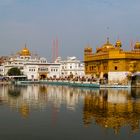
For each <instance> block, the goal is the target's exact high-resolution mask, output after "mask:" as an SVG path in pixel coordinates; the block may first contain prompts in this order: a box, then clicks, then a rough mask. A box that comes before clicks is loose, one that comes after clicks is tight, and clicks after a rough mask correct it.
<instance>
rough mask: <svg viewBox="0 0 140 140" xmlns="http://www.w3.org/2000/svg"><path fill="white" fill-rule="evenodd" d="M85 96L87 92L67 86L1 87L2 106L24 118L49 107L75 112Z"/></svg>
mask: <svg viewBox="0 0 140 140" xmlns="http://www.w3.org/2000/svg"><path fill="white" fill-rule="evenodd" d="M86 92H88V90H87V91H86ZM84 96H85V90H81V89H78V88H68V87H65V86H49V85H28V86H27V85H21V86H16V85H0V99H1V104H8V106H9V107H10V108H12V109H13V110H17V111H18V112H19V113H20V114H21V115H22V116H23V117H24V118H27V117H29V114H30V112H31V111H32V110H34V109H37V110H45V109H46V108H47V107H48V106H49V107H50V106H51V109H52V110H53V109H54V110H59V109H60V107H61V106H62V105H63V106H65V107H66V108H67V109H69V110H75V109H76V107H77V105H78V103H79V101H80V100H82V101H83V99H84Z"/></svg>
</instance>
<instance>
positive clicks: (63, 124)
mask: <svg viewBox="0 0 140 140" xmlns="http://www.w3.org/2000/svg"><path fill="white" fill-rule="evenodd" d="M139 120H140V89H132V90H131V89H108V90H106V89H102V90H99V89H83V88H72V87H67V86H48V85H22V86H14V85H9V86H8V85H7V86H6V85H1V86H0V139H2V140H16V139H17V140H41V139H44V140H46V139H47V140H112V139H113V140H124V139H127V140H131V139H133V140H138V139H139V138H140V125H139Z"/></svg>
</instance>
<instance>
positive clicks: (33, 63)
mask: <svg viewBox="0 0 140 140" xmlns="http://www.w3.org/2000/svg"><path fill="white" fill-rule="evenodd" d="M14 67H17V68H19V69H20V71H21V72H22V73H23V75H25V76H26V77H27V79H28V80H39V79H45V78H46V77H50V76H52V77H53V76H55V77H59V76H60V64H55V63H48V62H47V60H46V58H44V57H39V56H37V55H33V54H31V53H30V51H29V49H28V48H27V47H26V46H25V47H24V48H23V49H22V50H21V51H20V52H18V53H17V54H15V55H12V56H9V58H8V59H7V60H6V61H5V62H4V63H2V64H1V66H0V75H3V76H8V71H9V69H11V68H14ZM54 68H55V70H54Z"/></svg>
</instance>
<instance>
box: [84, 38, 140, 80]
mask: <svg viewBox="0 0 140 140" xmlns="http://www.w3.org/2000/svg"><path fill="white" fill-rule="evenodd" d="M84 63H85V74H86V75H92V76H94V77H100V78H107V79H108V80H109V81H110V82H112V81H122V80H124V81H125V80H126V77H127V75H128V74H131V75H132V74H135V73H139V72H140V65H138V64H139V63H140V42H136V43H135V46H134V49H132V50H131V51H125V50H123V49H122V43H121V41H120V40H118V41H117V42H116V44H115V45H113V44H111V43H110V42H109V38H107V42H106V43H105V44H103V45H102V46H101V47H100V48H97V49H96V52H93V51H92V48H91V47H89V46H88V47H86V48H85V50H84Z"/></svg>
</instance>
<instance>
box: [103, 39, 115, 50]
mask: <svg viewBox="0 0 140 140" xmlns="http://www.w3.org/2000/svg"><path fill="white" fill-rule="evenodd" d="M102 48H106V49H110V48H114V46H113V45H112V44H111V43H110V42H109V38H107V42H106V43H105V44H104V45H103V46H102Z"/></svg>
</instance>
